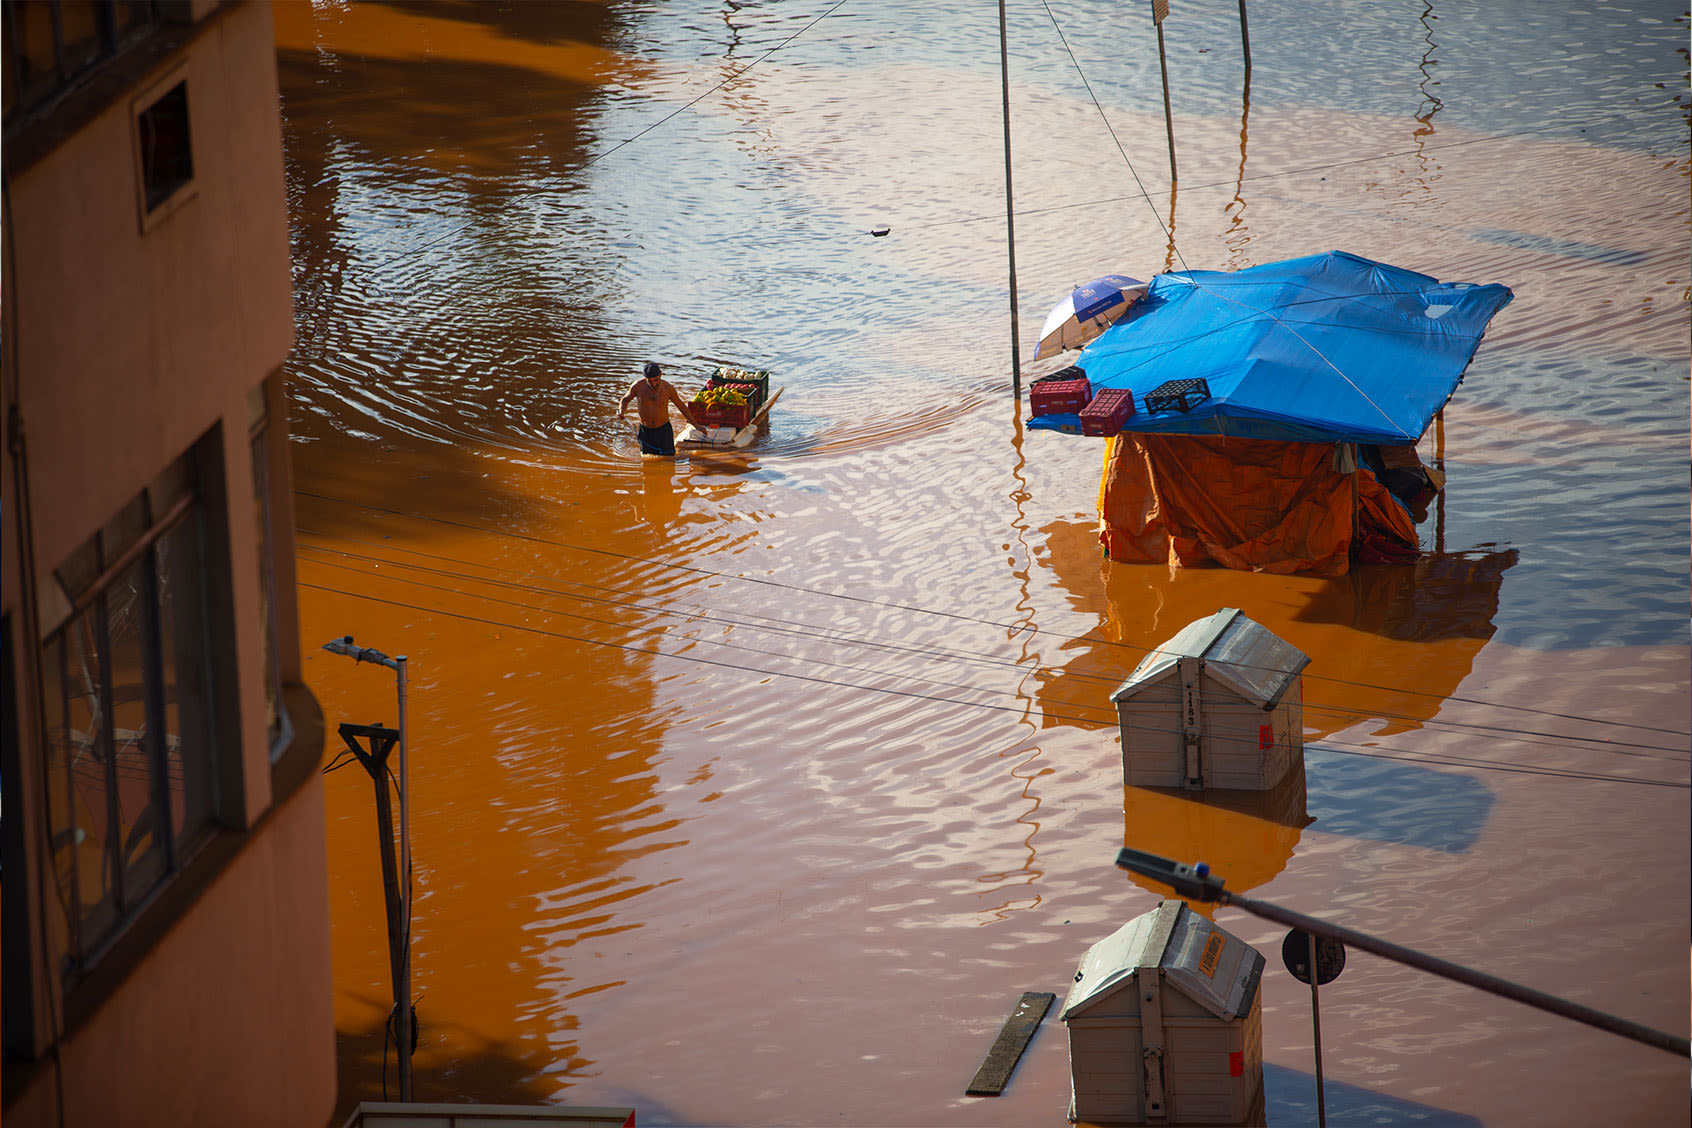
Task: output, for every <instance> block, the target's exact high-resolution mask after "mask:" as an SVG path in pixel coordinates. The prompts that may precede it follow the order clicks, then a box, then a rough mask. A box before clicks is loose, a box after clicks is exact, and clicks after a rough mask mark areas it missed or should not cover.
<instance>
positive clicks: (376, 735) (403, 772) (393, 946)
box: [323, 635, 412, 1101]
mask: <svg viewBox="0 0 1692 1128" xmlns="http://www.w3.org/2000/svg"><path fill="white" fill-rule="evenodd" d="M323 649H325V650H327V651H329V653H331V654H343V655H345V656H347V657H348V658H351V659H352V660H353V661H355V662H371V663H374V664H376V665H378V666H386V667H387V668H388V669H390V670H392V671H394V675H395V678H396V679H397V682H398V688H399V729H398V730H397V731H396V730H394V729H387V728H382V727H381V726H380V725H346V724H344V725H342V726H341V727H340V732H341V739H343V740H345V741H346V742H347V747H349V748H351V749H352V751H353V754H354V755H355V756H357V757H358V760H359V763H361V764H363V765H364V770H365V771H367V772H369V773H370V776H371V779H373V780H374V781H375V783H376V819H377V830H378V831H379V832H380V834H381V836H382V843H381V845H382V885H383V888H384V891H385V892H386V894H387V907H388V964H389V968H390V970H391V972H392V974H393V982H394V1040H395V1041H396V1042H397V1043H398V1057H399V1088H400V1100H402V1101H409V1100H410V1099H411V1043H412V1022H411V820H410V809H411V803H410V798H411V789H410V787H409V786H408V778H407V767H406V758H407V757H406V751H407V742H406V726H405V696H406V656H405V655H403V654H401V655H400V656H399V657H397V658H389V657H388V656H387V655H386V654H383V653H382V652H381V651H380V650H376V649H373V648H371V647H362V646H356V645H354V643H353V638H352V635H346V636H344V637H342V638H338V639H334V640H333V641H330V642H326V643H324V644H323ZM390 735H391V739H390ZM359 736H362V737H364V738H366V739H368V740H369V741H370V750H369V751H366V750H364V749H363V748H361V747H360V746H359V745H358V743H357V742H356V741H355V739H354V737H359ZM396 744H397V745H398V747H399V777H398V782H399V808H400V827H399V851H398V854H399V863H398V867H397V872H396V869H395V863H394V841H393V836H394V831H393V812H392V808H391V806H390V805H389V799H388V768H387V758H388V753H389V752H390V751H391V750H392V749H393V748H394V747H395V745H396Z"/></svg>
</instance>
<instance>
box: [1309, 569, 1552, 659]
mask: <svg viewBox="0 0 1692 1128" xmlns="http://www.w3.org/2000/svg"><path fill="white" fill-rule="evenodd" d="M1519 558H1520V554H1519V553H1518V552H1517V551H1516V550H1515V549H1513V548H1512V549H1506V550H1504V551H1502V552H1455V553H1445V554H1434V553H1427V554H1425V555H1423V556H1422V557H1421V558H1420V559H1418V560H1415V561H1413V562H1411V563H1409V564H1375V565H1370V566H1368V567H1361V568H1354V569H1352V571H1351V572H1350V573H1348V574H1347V575H1345V576H1342V577H1340V578H1339V579H1337V580H1334V581H1332V583H1331V584H1329V585H1326V586H1324V587H1323V588H1322V589H1321V590H1319V591H1317V592H1316V593H1315V594H1314V595H1312V596H1311V598H1310V601H1309V603H1308V604H1306V605H1305V606H1304V607H1303V608H1302V609H1300V610H1299V611H1298V612H1297V613H1295V614H1294V616H1293V618H1294V619H1296V620H1297V621H1299V622H1305V623H1333V624H1336V625H1339V626H1345V627H1352V628H1354V629H1356V630H1362V631H1369V632H1371V633H1373V634H1377V635H1380V636H1381V637H1382V638H1390V639H1394V640H1396V641H1400V642H1439V641H1444V640H1448V639H1478V640H1481V641H1485V640H1486V639H1489V638H1491V637H1492V636H1493V633H1494V632H1495V631H1496V629H1497V628H1496V627H1494V626H1493V619H1494V618H1496V617H1497V615H1498V595H1499V592H1500V591H1501V590H1502V588H1503V586H1504V573H1505V572H1507V571H1508V570H1509V569H1510V568H1512V567H1514V566H1515V564H1516V562H1517V560H1518V559H1519Z"/></svg>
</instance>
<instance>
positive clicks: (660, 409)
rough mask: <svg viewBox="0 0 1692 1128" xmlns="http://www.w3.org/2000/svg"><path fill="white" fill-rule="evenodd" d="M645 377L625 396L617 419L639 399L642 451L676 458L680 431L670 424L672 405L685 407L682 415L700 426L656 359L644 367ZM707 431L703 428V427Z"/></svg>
mask: <svg viewBox="0 0 1692 1128" xmlns="http://www.w3.org/2000/svg"><path fill="white" fill-rule="evenodd" d="M641 371H642V372H643V373H644V374H645V378H644V379H640V380H636V381H635V382H634V387H632V388H630V389H629V394H628V395H626V396H624V397H623V402H622V403H621V404H620V405H619V406H618V408H617V418H619V419H622V418H624V417H626V416H627V415H628V411H629V401H630V400H635V401H636V402H638V403H639V404H640V452H641V453H642V454H662V455H666V456H668V457H670V458H674V457H675V454H676V432H675V428H673V427H671V426H670V404H672V403H673V404H675V405H676V406H677V407H678V408H680V409H681V413H682V418H683V419H686V420H687V421H688V423H689V424H691V425H692V426H695V427H698V426H699V424H698V422H697V421H696V420H695V419H694V418H693V412H691V411H689V410H688V409H687V404H686V403H684V402H682V398H681V397H680V396H679V395H677V394H676V389H675V388H674V387H672V386H671V384H670V382H669V381H668V380H666V379H664V371H663V369H661V368H659V367H658V366H657V365H656V364H654V363H653V362H652V361H650V360H649V361H647V362H646V367H645V368H643V369H642V370H641ZM701 430H703V428H701Z"/></svg>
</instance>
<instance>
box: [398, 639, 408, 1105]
mask: <svg viewBox="0 0 1692 1128" xmlns="http://www.w3.org/2000/svg"><path fill="white" fill-rule="evenodd" d="M405 664H406V656H405V655H404V654H401V655H400V656H399V657H397V658H395V659H394V674H395V676H396V677H397V678H398V679H399V734H400V737H399V800H400V840H399V853H400V880H401V881H402V882H403V883H404V884H403V885H402V886H401V889H400V903H401V905H403V906H404V909H403V913H402V916H403V920H404V932H403V934H402V936H401V938H400V956H399V983H400V999H401V1004H400V1012H399V1019H398V1021H397V1022H396V1023H395V1024H394V1035H395V1037H396V1038H398V1039H399V1088H400V1100H402V1101H409V1100H410V1099H411V787H410V780H409V777H408V773H407V771H406V738H405V737H406V732H405Z"/></svg>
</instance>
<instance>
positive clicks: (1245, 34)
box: [1240, 0, 1251, 86]
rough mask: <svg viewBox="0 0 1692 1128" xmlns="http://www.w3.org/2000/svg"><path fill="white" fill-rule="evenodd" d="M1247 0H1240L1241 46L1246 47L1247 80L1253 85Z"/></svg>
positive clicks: (1247, 83)
mask: <svg viewBox="0 0 1692 1128" xmlns="http://www.w3.org/2000/svg"><path fill="white" fill-rule="evenodd" d="M1245 4H1246V0H1240V46H1241V47H1243V48H1244V49H1245V80H1246V85H1247V86H1250V85H1251V32H1250V31H1248V30H1246V11H1245Z"/></svg>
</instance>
